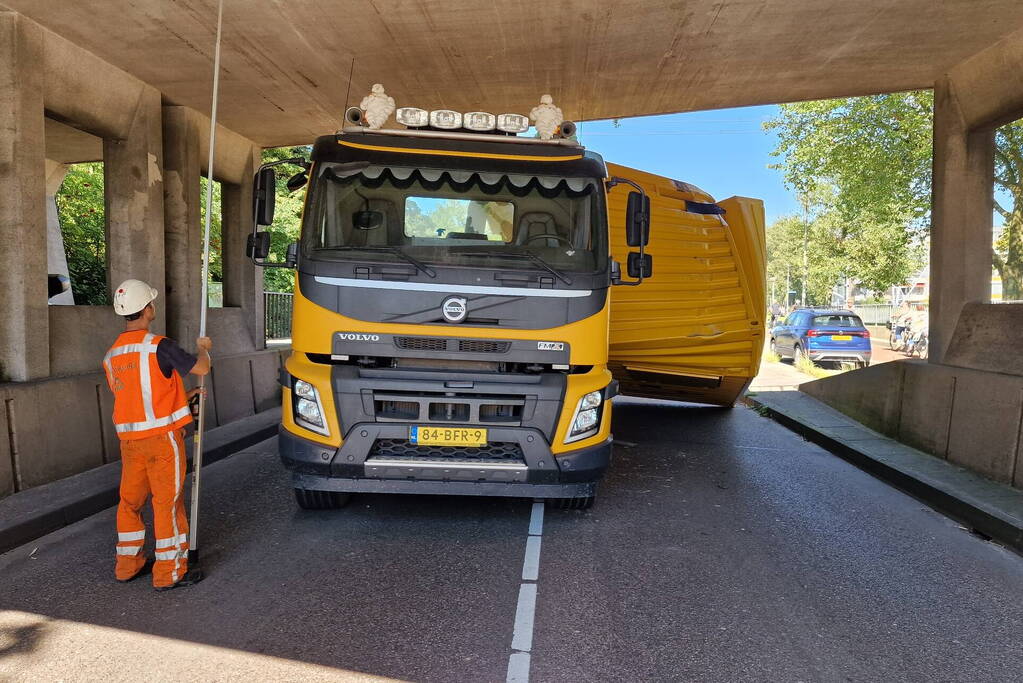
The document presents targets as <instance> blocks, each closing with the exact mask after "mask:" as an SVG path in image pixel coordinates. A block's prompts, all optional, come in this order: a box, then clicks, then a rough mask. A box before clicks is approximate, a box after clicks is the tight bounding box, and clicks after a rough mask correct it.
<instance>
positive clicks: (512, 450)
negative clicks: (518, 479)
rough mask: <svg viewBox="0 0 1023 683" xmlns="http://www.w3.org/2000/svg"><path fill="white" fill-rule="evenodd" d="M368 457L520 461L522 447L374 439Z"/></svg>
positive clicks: (418, 459)
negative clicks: (455, 444) (453, 444)
mask: <svg viewBox="0 0 1023 683" xmlns="http://www.w3.org/2000/svg"><path fill="white" fill-rule="evenodd" d="M369 457H370V458H371V459H372V458H380V459H382V460H408V461H427V460H428V461H434V462H443V461H446V460H450V461H453V462H454V461H457V462H466V461H479V462H523V457H522V447H521V446H519V444H517V443H513V442H498V443H490V444H487V445H486V446H483V447H480V448H462V447H457V446H417V445H415V444H411V443H409V442H408V441H407V440H405V439H377V441H376V442H375V443H374V444H373V448H372V449H370V452H369Z"/></svg>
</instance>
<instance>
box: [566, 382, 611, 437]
mask: <svg viewBox="0 0 1023 683" xmlns="http://www.w3.org/2000/svg"><path fill="white" fill-rule="evenodd" d="M603 407H604V390H603V389H601V390H599V391H591V392H590V393H588V394H586V395H585V396H583V397H582V398H581V399H579V403H578V404H577V405H576V407H575V415H574V416H573V417H572V424H571V425H570V426H569V428H568V436H566V437H565V443H571V442H573V441H579V440H580V439H585V438H586V437H589V436H593V435H594V434H596V433H597V432H599V431H600V418H601V414H602V413H603Z"/></svg>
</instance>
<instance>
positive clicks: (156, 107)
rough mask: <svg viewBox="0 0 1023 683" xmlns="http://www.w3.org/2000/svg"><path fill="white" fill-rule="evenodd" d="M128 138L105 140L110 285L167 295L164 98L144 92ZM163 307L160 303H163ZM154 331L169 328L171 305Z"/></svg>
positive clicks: (160, 311) (152, 91)
mask: <svg viewBox="0 0 1023 683" xmlns="http://www.w3.org/2000/svg"><path fill="white" fill-rule="evenodd" d="M130 121H131V122H130V124H129V125H128V127H127V129H126V133H125V134H124V135H122V136H121V137H120V138H118V139H108V138H104V140H103V185H104V193H105V195H104V198H105V201H106V228H107V285H108V287H109V288H110V289H111V290H112V289H113V288H114V287H116V286H117V284H118V283H120V282H123V281H124V280H127V279H128V278H136V279H138V280H145V281H146V282H148V283H149V284H150V285H152V286H153V287H155V288H156V289H157V291H159V292H161V294H162V293H163V292H164V290H165V282H164V238H163V220H164V214H163V200H164V199H163V174H162V172H161V170H160V169H161V167H162V165H163V130H162V125H161V121H162V107H161V104H160V93H159V91H157V90H156V89H154V88H149V87H145V88H142V89H141V90H139V97H138V101H137V102H136V103H135V107H134V113H133V115H132V117H131V120H130ZM158 303H159V302H158ZM156 311H157V319H156V322H155V324H154V330H155V331H157V332H161V331H163V330H164V329H165V327H164V324H165V321H166V315H165V314H166V310H165V306H160V305H157V307H156Z"/></svg>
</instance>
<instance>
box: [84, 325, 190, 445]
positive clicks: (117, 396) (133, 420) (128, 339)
mask: <svg viewBox="0 0 1023 683" xmlns="http://www.w3.org/2000/svg"><path fill="white" fill-rule="evenodd" d="M162 339H163V337H161V336H159V335H155V334H152V333H150V332H146V331H145V330H133V331H131V332H124V333H123V334H121V336H119V337H118V338H117V341H115V342H114V345H113V346H111V347H110V350H109V351H108V352H107V355H106V356H105V357H104V358H103V369H104V371H105V372H106V375H107V383H108V384H109V385H110V389H111V391H113V392H114V429H116V430H117V436H118V438H120V439H121V440H124V441H130V440H134V439H145V438H147V437H150V436H156V435H158V434H162V433H164V432H169V431H171V430H174V429H178V428H180V427H183V426H185V425H186V424H188V423H189V422H191V421H192V414H191V412H190V411H189V409H188V398H187V396H186V394H185V385H184V383H183V382H182V381H181V375H179V374H178V373H177V371H174V372H172V373H171V376H170V377H169V378H168V377H164V375H163V372H162V371H161V370H160V364H159V362H157V359H156V347H157V346H158V345H159V344H160V340H162Z"/></svg>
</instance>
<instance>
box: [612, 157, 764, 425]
mask: <svg viewBox="0 0 1023 683" xmlns="http://www.w3.org/2000/svg"><path fill="white" fill-rule="evenodd" d="M607 167H608V174H609V175H610V176H620V177H624V178H628V179H629V180H632V181H634V182H636V183H638V184H639V185H641V186H642V187H643V188H644V190H645V191H646V193H647V194H648V195H649V196H650V212H651V217H650V242H649V244H648V245H647V248H646V251H647V253H648V254H651V255H652V256H653V276H652V277H650V278H648V279H647V280H645V281H644V282H643V284H642V285H640V286H638V287H612V288H611V315H610V318H611V330H610V350H609V360H608V365H609V369H610V370H611V372H612V374H613V375H614V377H615V378H616V379H618V381H619V382H620V383H621V389H622V393H625V394H628V395H631V396H643V397H648V398H666V399H672V400H678V401H692V402H696V403H710V404H714V405H732V404H733V403H734V402H735V401H736V399H738V398H739V397H740V396H741V395H742V393H743V391H745V389H746V387H747V386H749V383H750V382H751V381H752V379H753V377H755V376H756V374H757V371H758V370H759V368H760V356H761V354H762V352H763V348H764V317H765V314H766V307H767V302H766V298H765V280H766V275H765V263H766V260H765V259H766V255H765V248H766V241H765V234H764V204H763V202H762V201H761V200H759V199H749V198H747V197H731V198H729V199H725V200H723V201H720V202H717V204H718V205H719V206H720V207H722V208H723V209H724V210H725V214H724V215H713V214H700V213H694V212H691V211H687V209H686V200H689V201H691V202H700V203H710V202H713V198H711V197H710V196H709V195H707V194H706V193H704V192H702V191H701V190H699V189H698V188H696V187H693V186H691V185H688V184H686V183H680V182H677V181H674V180H671V179H669V178H665V177H663V176H658V175H654V174H652V173H645V172H643V171H638V170H636V169H632V168H627V167H625V166H618V165H616V164H608V165H607ZM627 199H628V192H627V191H626V190H625V186H619V187H618V188H616V189H615V190H612V191H611V192H610V193H608V202H607V206H608V219H609V222H610V243H611V249H612V254H613V256H614V258H615V260H617V261H619V262H620V263H622V264H624V263H625V262H626V261H627V258H628V252H629V251H634V250H635V249H630V248H628V247H626V246H625V210H626V202H627Z"/></svg>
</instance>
